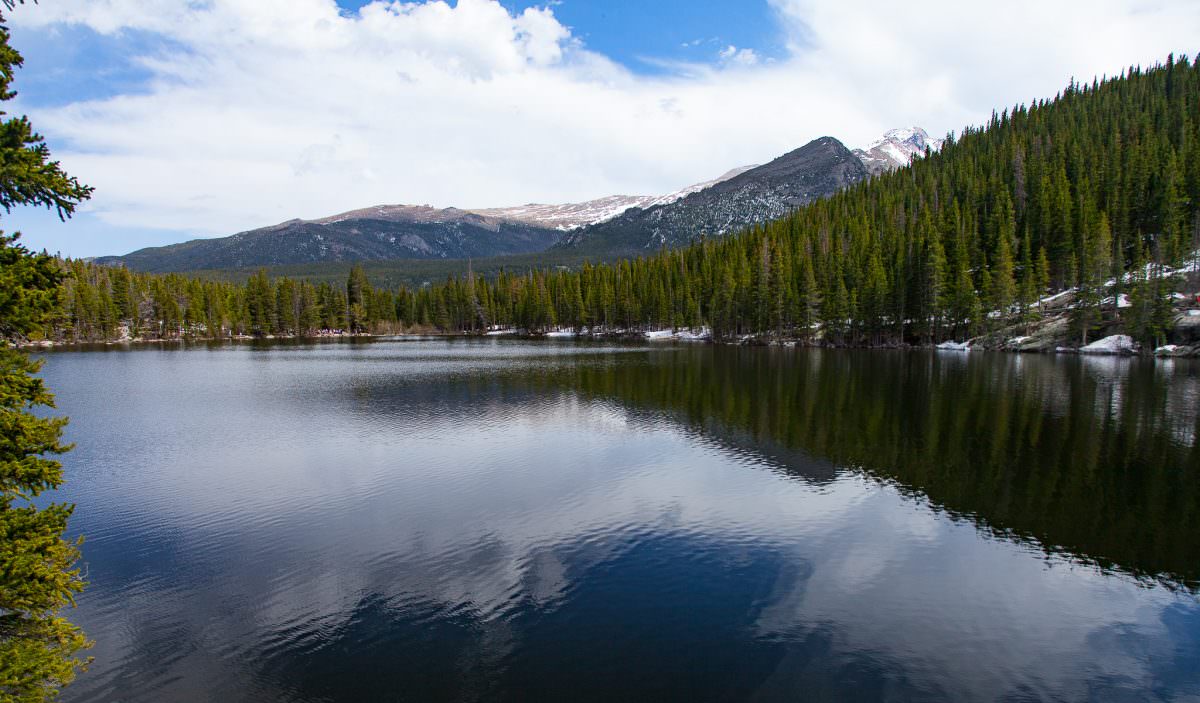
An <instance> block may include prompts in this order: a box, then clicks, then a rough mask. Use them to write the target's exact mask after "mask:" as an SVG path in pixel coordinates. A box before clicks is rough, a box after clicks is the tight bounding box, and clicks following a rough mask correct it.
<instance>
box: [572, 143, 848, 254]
mask: <svg viewBox="0 0 1200 703" xmlns="http://www.w3.org/2000/svg"><path fill="white" fill-rule="evenodd" d="M869 175H870V174H869V172H868V170H867V168H866V166H864V165H863V163H862V162H861V161H860V160H859V159H858V157H857V156H855V154H854V153H853V152H851V151H850V150H849V149H847V148H846V147H845V146H844V145H843V144H842V143H841V142H839V141H838V140H836V139H834V138H833V137H821V138H820V139H817V140H814V141H812V142H809V143H808V144H806V145H805V146H802V147H800V148H799V149H796V150H795V151H791V152H789V153H787V154H784V155H783V156H780V157H779V158H777V159H775V160H774V161H771V162H770V163H767V164H764V165H762V166H755V167H753V168H750V169H748V170H746V171H743V172H741V173H737V174H736V175H734V176H733V177H731V178H728V179H726V180H723V181H720V182H718V183H716V184H714V185H711V186H709V187H707V188H704V189H702V190H698V191H696V192H693V193H690V194H688V195H686V196H684V197H682V198H679V199H677V200H673V201H671V202H666V203H662V204H656V205H652V206H650V207H646V208H633V209H630V210H628V211H626V212H623V213H621V214H620V215H618V216H616V217H614V218H612V219H610V220H607V221H605V222H601V223H598V224H595V225H591V226H588V227H582V228H579V229H575V230H571V231H569V232H567V233H566V234H565V235H564V236H563V238H562V241H560V242H559V243H558V244H557V245H556V248H558V249H576V250H580V251H585V252H589V253H595V254H597V255H621V254H637V253H644V252H646V251H649V250H656V249H658V248H660V247H664V246H665V247H674V246H679V245H682V244H686V243H688V242H689V241H692V240H693V239H696V238H698V237H700V236H702V235H707V236H721V235H725V234H728V233H730V232H735V231H737V230H740V229H742V228H744V227H746V226H748V225H752V224H756V223H759V222H766V221H768V220H774V219H777V218H780V217H783V216H784V215H786V214H788V213H789V212H791V211H792V210H794V209H795V208H797V207H800V206H801V205H805V204H807V203H810V202H812V201H813V200H817V199H819V198H823V197H826V196H828V195H832V194H833V193H835V192H837V191H839V190H841V189H842V188H845V187H846V186H849V185H852V184H854V183H857V182H859V181H861V180H864V179H865V178H867V177H868V176H869Z"/></svg>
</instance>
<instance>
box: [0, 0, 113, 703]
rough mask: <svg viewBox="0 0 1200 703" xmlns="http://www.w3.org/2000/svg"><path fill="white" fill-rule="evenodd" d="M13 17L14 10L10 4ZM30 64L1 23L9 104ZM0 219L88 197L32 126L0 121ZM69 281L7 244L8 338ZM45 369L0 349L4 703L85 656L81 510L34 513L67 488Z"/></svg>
mask: <svg viewBox="0 0 1200 703" xmlns="http://www.w3.org/2000/svg"><path fill="white" fill-rule="evenodd" d="M4 5H5V7H7V8H8V9H12V7H13V2H12V0H5V1H4ZM20 66H21V56H20V54H18V53H17V52H16V50H14V49H13V48H12V46H11V45H10V44H9V32H8V29H7V28H6V27H4V26H3V23H2V19H0V101H8V100H11V99H12V98H13V97H14V95H15V93H14V92H13V91H12V89H11V85H12V80H13V72H14V71H15V70H16V69H17V68H19V67H20ZM0 118H3V122H0V207H2V208H3V209H4V210H5V212H10V211H11V210H12V208H13V207H15V206H19V205H35V206H44V207H47V208H50V209H53V210H55V211H57V213H58V215H59V217H60V218H63V219H66V218H67V217H69V216H70V215H71V214H72V213H73V212H74V211H75V206H76V204H78V203H79V202H80V201H82V200H84V199H86V198H87V197H89V196H90V194H91V189H90V188H87V187H86V186H83V185H80V184H79V182H78V181H76V180H75V179H74V178H71V177H69V176H67V175H66V174H65V173H64V172H63V171H62V169H61V168H60V167H59V164H58V163H57V162H54V161H51V160H50V153H49V149H48V148H47V147H46V145H45V143H44V142H43V141H42V138H41V137H40V136H38V135H37V134H35V133H34V132H33V129H32V128H31V126H30V124H29V121H28V120H27V119H25V118H24V117H18V118H13V117H8V115H7V113H0ZM61 278H62V270H61V269H60V267H59V266H58V264H57V262H55V261H54V260H53V259H51V258H50V257H48V256H45V255H37V254H32V253H30V252H29V251H28V250H27V249H25V248H24V247H23V246H21V245H20V244H18V243H17V236H16V235H13V236H4V235H0V334H2V335H3V337H4V338H5V339H20V338H28V337H30V336H33V335H37V334H40V333H41V332H42V328H43V325H45V324H46V323H47V321H48V320H50V319H51V318H53V317H54V316H55V315H56V313H57V312H58V305H59V304H60V291H61V288H60V280H61ZM40 367H41V363H40V362H36V361H33V360H31V359H29V358H28V357H27V356H26V355H25V354H24V353H22V352H19V351H16V350H14V349H10V348H8V347H7V345H0V699H2V700H7V701H21V702H30V703H32V702H34V701H41V700H50V699H52V698H54V697H55V696H56V695H57V692H58V690H59V689H60V688H61V687H62V686H64V685H66V684H68V683H70V682H71V680H72V679H73V678H74V677H75V673H76V671H77V669H79V668H80V667H81V666H83V664H84V661H83V660H82V659H80V657H79V652H80V651H81V650H82V649H84V648H85V647H87V646H88V643H87V640H86V639H85V637H84V636H83V634H82V633H81V632H80V630H79V629H78V628H76V627H75V626H74V625H72V624H71V623H70V622H68V621H67V620H66V619H65V618H63V617H62V615H61V614H60V611H61V610H62V609H63V608H64V607H65V606H68V605H72V604H73V603H74V597H75V594H76V593H78V592H79V591H80V590H81V589H82V587H83V581H82V579H81V578H80V574H79V571H78V569H76V568H75V562H76V560H77V559H78V557H79V551H78V544H79V543H78V542H77V541H75V542H72V541H67V540H66V539H64V537H63V533H64V531H65V530H66V526H67V520H68V518H69V517H70V516H71V512H72V510H73V506H70V505H64V504H59V503H45V502H42V501H38V502H35V501H34V499H35V498H37V497H38V496H39V495H41V494H42V493H44V492H46V491H49V490H52V489H54V488H57V487H59V486H60V485H61V484H62V481H63V474H62V466H61V465H60V464H59V462H57V461H55V460H53V459H50V458H47V457H48V455H55V454H61V453H62V452H65V451H67V449H69V447H68V446H66V445H64V444H62V442H61V434H62V428H63V426H64V425H65V424H66V419H65V418H48V417H42V416H39V415H38V414H35V413H34V412H33V411H34V409H36V408H39V407H53V406H54V399H53V396H52V395H51V394H50V391H49V390H48V389H47V388H46V387H45V385H44V384H43V382H42V380H41V379H39V378H37V377H36V376H35V374H36V373H37V371H38V369H39V368H40Z"/></svg>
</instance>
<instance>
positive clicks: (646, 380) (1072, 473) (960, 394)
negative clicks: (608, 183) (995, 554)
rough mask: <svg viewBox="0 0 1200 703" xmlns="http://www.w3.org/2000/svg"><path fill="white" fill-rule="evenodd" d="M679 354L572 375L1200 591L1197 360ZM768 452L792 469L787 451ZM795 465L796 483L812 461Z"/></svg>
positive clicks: (631, 401) (687, 419) (1058, 546)
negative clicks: (1168, 365) (1168, 364)
mask: <svg viewBox="0 0 1200 703" xmlns="http://www.w3.org/2000/svg"><path fill="white" fill-rule="evenodd" d="M679 353H680V354H687V355H688V359H687V362H686V363H682V360H681V359H673V360H671V361H669V362H664V363H661V364H653V365H628V366H615V365H614V366H606V367H580V368H579V369H577V370H576V372H575V377H574V379H573V380H572V381H571V382H572V384H573V385H574V387H575V388H576V389H577V390H579V391H580V392H583V393H585V394H587V395H590V396H599V397H606V398H614V399H618V400H620V401H621V402H622V403H625V404H627V405H630V406H632V407H636V408H643V409H646V408H652V409H657V410H660V411H663V412H665V413H667V415H668V416H670V417H673V418H676V419H678V420H679V421H681V422H684V423H685V424H686V425H688V426H689V427H693V428H696V429H698V430H701V431H703V432H704V433H706V434H712V435H713V436H715V437H717V438H722V437H738V436H741V437H747V436H748V437H751V438H753V441H754V442H762V443H765V446H777V447H778V446H782V447H790V448H792V449H793V450H797V451H798V452H800V454H797V455H796V456H797V457H803V456H804V455H803V453H808V454H810V455H812V456H815V457H820V458H823V459H826V460H829V461H832V462H833V463H834V464H836V465H838V466H846V467H853V468H858V469H861V470H864V471H866V472H867V473H868V474H870V475H871V476H874V477H876V478H879V479H884V480H891V481H896V482H898V483H899V485H900V486H901V487H903V488H904V489H906V490H911V491H914V492H916V493H920V494H924V495H926V496H928V497H929V498H930V500H932V501H933V502H934V503H936V504H938V505H940V506H942V507H944V508H945V509H947V510H949V511H951V512H952V513H954V514H956V515H960V516H963V517H968V518H971V519H973V520H975V521H977V522H979V523H980V524H981V525H983V526H986V527H989V528H991V529H992V530H994V531H997V532H1000V533H1011V534H1014V535H1019V536H1026V537H1033V538H1035V539H1037V540H1038V541H1039V542H1040V543H1041V544H1042V545H1043V546H1045V547H1046V548H1047V549H1050V550H1054V551H1063V552H1066V553H1068V554H1072V555H1075V556H1078V557H1082V558H1085V559H1088V560H1095V561H1097V562H1099V563H1102V564H1105V565H1111V566H1116V567H1118V568H1122V569H1125V570H1128V571H1131V572H1133V573H1135V574H1139V575H1156V576H1163V577H1165V578H1166V579H1167V580H1168V581H1172V580H1179V581H1182V582H1183V583H1185V584H1187V585H1188V586H1190V587H1196V586H1198V585H1200V449H1198V447H1197V446H1196V444H1195V439H1194V438H1195V437H1196V434H1197V424H1200V368H1198V367H1196V366H1194V365H1189V366H1182V365H1181V366H1180V367H1178V368H1173V369H1171V370H1164V368H1163V367H1162V365H1155V364H1148V363H1144V362H1141V361H1129V360H1116V359H1113V360H1104V361H1102V362H1101V363H1098V364H1097V363H1095V362H1094V361H1093V360H1089V359H1075V358H1072V359H1053V358H1044V357H1023V356H1004V357H992V356H988V357H977V356H971V357H968V356H965V355H945V354H942V355H933V354H928V355H927V354H913V353H907V354H905V353H889V352H871V353H862V354H856V353H846V352H836V353H822V352H816V351H814V352H804V353H803V354H802V355H801V356H796V355H794V354H793V353H791V352H787V351H780V352H775V353H772V352H767V351H762V350H740V349H728V348H716V349H712V350H708V349H704V350H688V351H682V350H681V351H680V352H679ZM1081 410H1083V411H1081ZM734 443H735V444H736V445H743V446H744V445H745V444H746V443H745V442H744V441H736V440H735V442H734ZM770 454H772V455H773V458H774V459H775V460H776V461H780V460H782V461H783V462H784V463H785V464H788V463H789V462H788V460H787V459H786V457H784V458H782V459H781V457H783V456H784V455H783V454H782V453H781V452H780V451H779V450H778V449H775V450H771V451H770ZM799 461H800V463H799V465H798V466H797V469H798V470H797V473H798V474H800V475H805V474H808V473H809V472H811V470H812V469H811V467H812V466H814V464H815V463H816V462H814V461H813V460H811V459H807V458H801V459H800V460H799Z"/></svg>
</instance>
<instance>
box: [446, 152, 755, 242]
mask: <svg viewBox="0 0 1200 703" xmlns="http://www.w3.org/2000/svg"><path fill="white" fill-rule="evenodd" d="M752 168H754V166H753V165H751V166H741V167H739V168H735V169H732V170H729V171H726V172H725V173H723V174H721V175H720V176H718V177H716V178H714V179H712V180H709V181H704V182H702V183H694V184H692V185H690V186H687V187H686V188H681V189H679V190H677V191H675V192H673V193H667V194H666V195H609V196H607V197H604V198H597V199H595V200H587V201H585V202H582V203H563V204H559V205H547V204H543V203H529V204H527V205H518V206H515V207H494V208H477V209H472V210H468V211H467V212H471V213H474V214H476V215H479V216H481V217H486V218H490V219H496V220H507V221H509V222H523V223H525V224H529V225H536V226H538V227H550V228H554V229H558V230H563V231H567V230H573V229H577V228H579V227H586V226H587V225H594V224H597V223H599V222H607V221H608V220H611V219H613V218H614V217H616V216H617V215H620V214H621V213H623V212H625V211H626V210H630V209H632V208H635V207H636V208H642V209H643V210H644V209H647V208H651V207H654V206H656V205H666V204H668V203H673V202H675V201H676V200H682V199H683V198H685V197H687V196H689V195H691V194H692V193H697V192H699V191H702V190H704V189H705V188H709V187H711V186H714V185H716V184H718V183H722V182H724V181H727V180H729V179H731V178H733V177H735V176H739V175H741V174H743V173H745V172H746V171H749V170H750V169H752Z"/></svg>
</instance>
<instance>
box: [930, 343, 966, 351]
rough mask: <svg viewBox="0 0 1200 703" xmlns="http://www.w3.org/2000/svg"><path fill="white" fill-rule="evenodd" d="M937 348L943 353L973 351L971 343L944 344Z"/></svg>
mask: <svg viewBox="0 0 1200 703" xmlns="http://www.w3.org/2000/svg"><path fill="white" fill-rule="evenodd" d="M937 348H938V349H941V350H943V351H961V352H967V351H971V343H970V342H942V343H941V344H939V345H937Z"/></svg>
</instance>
